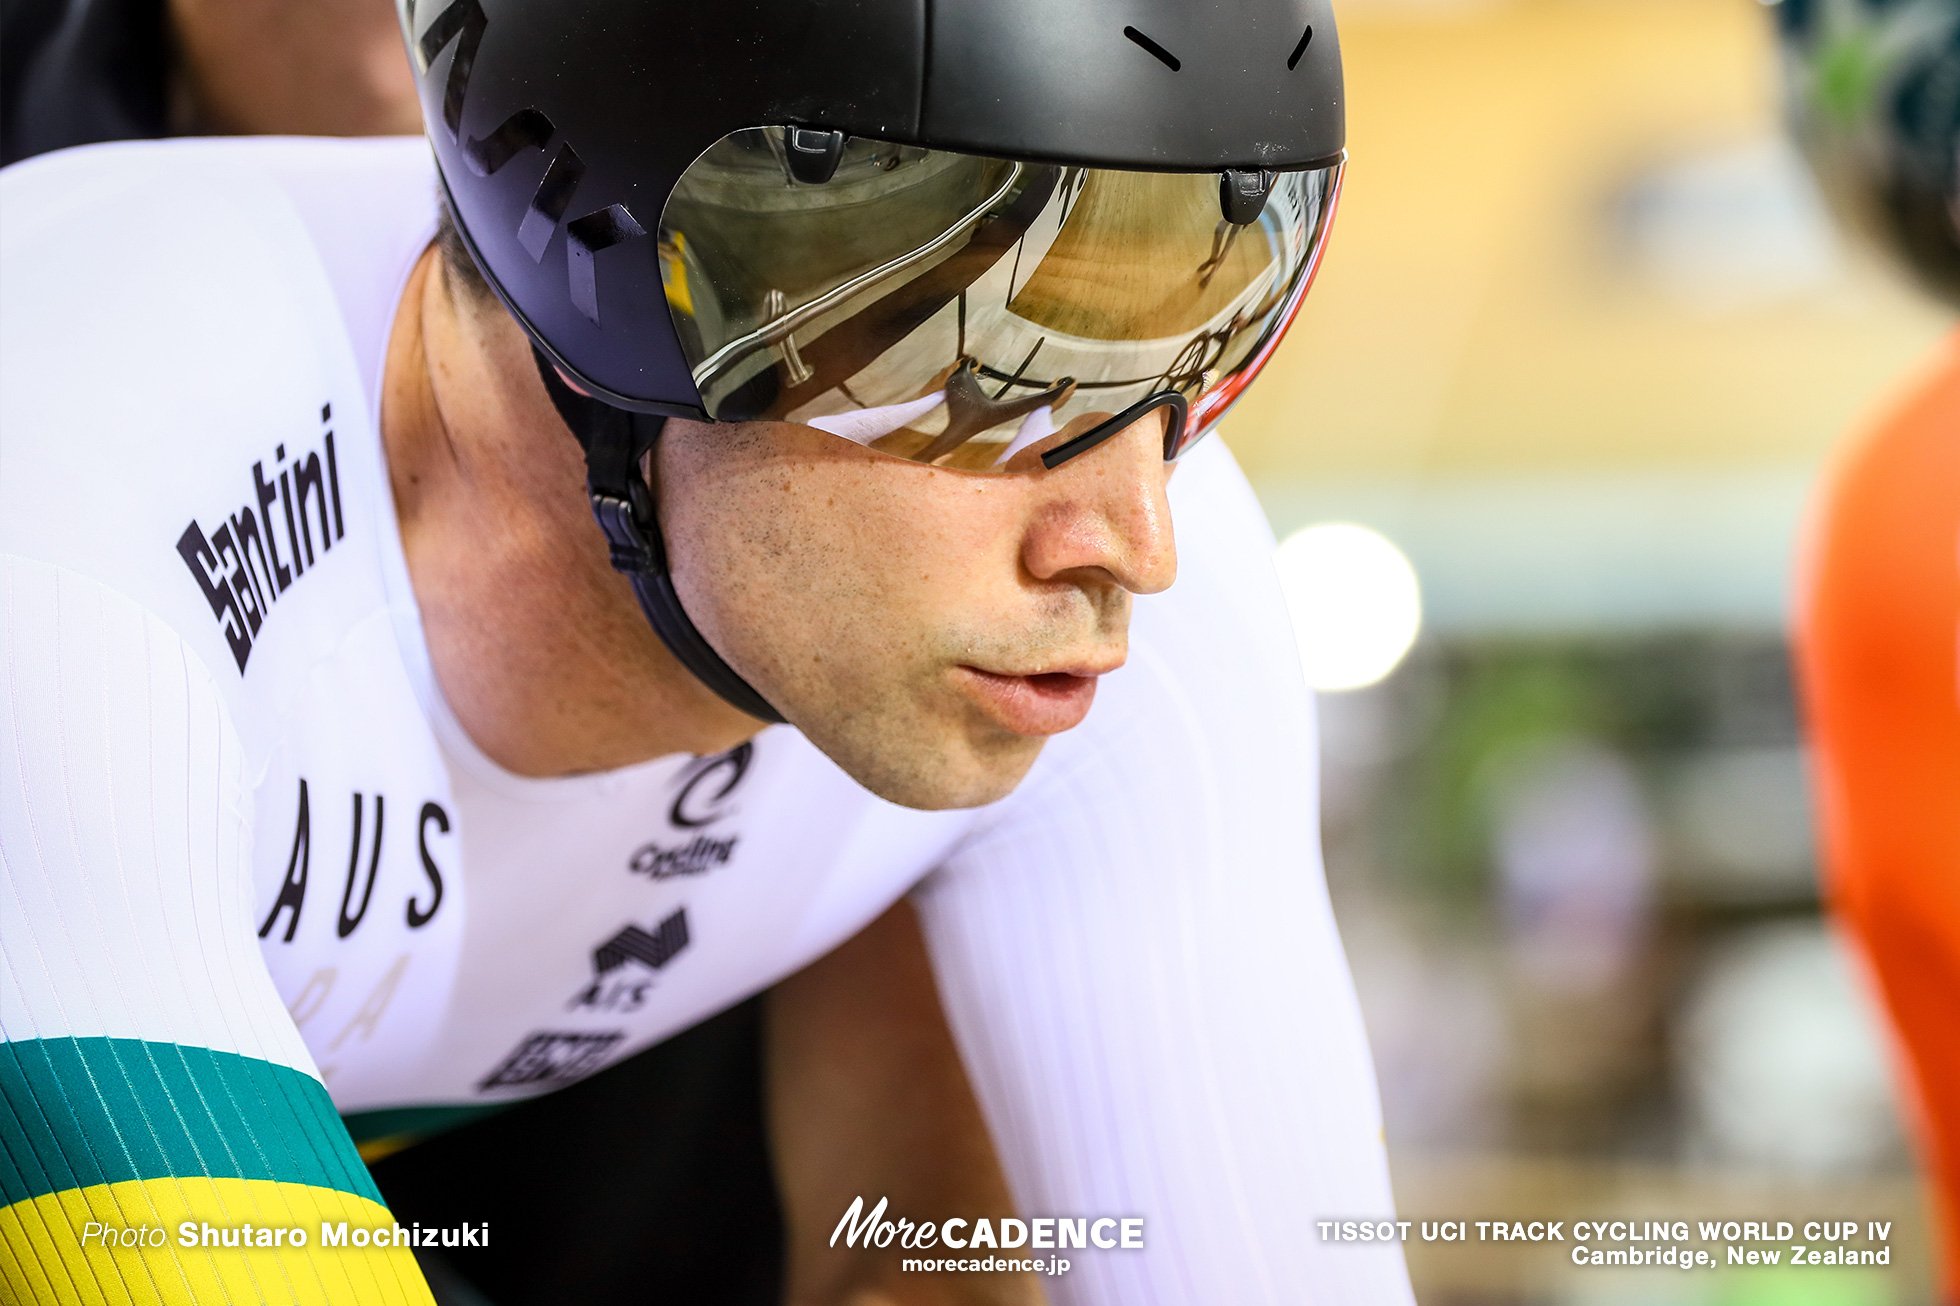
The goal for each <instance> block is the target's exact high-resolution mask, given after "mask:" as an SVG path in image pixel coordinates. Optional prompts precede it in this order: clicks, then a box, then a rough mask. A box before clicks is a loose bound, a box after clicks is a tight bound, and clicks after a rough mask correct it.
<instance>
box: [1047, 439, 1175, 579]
mask: <svg viewBox="0 0 1960 1306" xmlns="http://www.w3.org/2000/svg"><path fill="white" fill-rule="evenodd" d="M1043 479H1044V481H1045V486H1044V488H1046V489H1047V490H1048V491H1049V492H1050V494H1051V496H1052V497H1051V498H1050V499H1049V500H1048V502H1046V503H1045V504H1043V505H1042V507H1041V509H1040V510H1039V511H1038V512H1037V514H1036V516H1035V520H1034V522H1033V524H1032V526H1031V527H1030V529H1029V531H1028V534H1027V538H1026V540H1025V542H1024V543H1023V546H1022V561H1023V563H1024V565H1025V566H1026V567H1027V569H1028V573H1029V574H1030V575H1031V576H1033V577H1034V578H1035V579H1036V580H1062V579H1069V573H1072V572H1098V571H1099V572H1101V573H1103V574H1104V576H1105V577H1106V578H1107V579H1108V580H1110V581H1114V582H1115V583H1116V584H1117V585H1119V586H1121V587H1122V588H1124V589H1126V590H1129V591H1130V592H1131V593H1134V594H1155V593H1157V592H1158V591H1160V590H1166V589H1169V588H1170V585H1171V582H1172V581H1173V580H1176V579H1177V541H1176V539H1175V538H1174V536H1173V535H1172V533H1171V508H1170V501H1169V499H1168V498H1167V497H1166V494H1165V491H1166V489H1167V487H1168V485H1169V482H1170V468H1169V467H1168V466H1167V465H1166V464H1165V462H1164V434H1163V415H1162V414H1161V413H1149V414H1146V415H1145V416H1144V417H1143V418H1142V419H1141V420H1139V421H1138V422H1137V423H1136V424H1135V425H1133V426H1131V427H1130V428H1129V429H1127V430H1125V431H1124V432H1123V433H1122V434H1121V435H1117V436H1114V437H1112V438H1111V439H1108V440H1105V441H1103V443H1102V444H1101V445H1100V446H1098V447H1097V448H1095V449H1092V450H1090V451H1089V452H1088V453H1085V454H1083V455H1081V456H1080V457H1077V458H1072V459H1070V460H1069V461H1068V462H1066V463H1064V464H1062V465H1061V466H1060V467H1057V468H1056V469H1055V470H1053V471H1051V472H1047V473H1045V474H1044V478H1043Z"/></svg>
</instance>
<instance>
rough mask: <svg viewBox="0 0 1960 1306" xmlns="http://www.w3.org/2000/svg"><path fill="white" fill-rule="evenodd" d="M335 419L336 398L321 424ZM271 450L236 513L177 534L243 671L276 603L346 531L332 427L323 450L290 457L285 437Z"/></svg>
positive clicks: (322, 410)
mask: <svg viewBox="0 0 1960 1306" xmlns="http://www.w3.org/2000/svg"><path fill="white" fill-rule="evenodd" d="M332 420H333V405H332V404H324V405H322V406H321V408H320V423H321V425H322V426H323V427H326V426H327V424H328V423H329V422H331V421H332ZM272 457H273V469H272V471H271V472H270V473H269V474H268V472H267V471H266V465H265V463H264V462H263V461H260V462H255V463H253V464H252V493H251V495H250V496H249V497H248V498H247V499H246V501H245V502H244V503H243V504H241V505H239V508H238V511H237V512H234V513H230V514H224V513H222V512H221V513H220V515H219V516H218V517H217V518H216V519H215V520H216V522H217V525H216V526H215V528H214V529H212V530H209V531H206V530H205V529H204V527H203V525H201V524H200V523H199V522H198V520H197V519H196V518H195V517H193V518H192V519H191V523H190V525H188V526H186V527H185V528H184V531H183V534H181V535H179V536H178V537H177V553H178V555H179V556H180V557H182V558H183V560H184V565H185V566H186V567H189V568H190V571H191V576H192V578H193V579H194V580H196V582H197V585H198V588H199V589H200V590H202V591H203V593H204V598H205V601H206V602H208V603H209V604H210V605H211V615H212V617H213V618H215V619H216V621H217V623H218V625H219V626H220V627H221V628H222V629H223V630H224V633H225V641H226V642H227V643H228V644H230V645H231V655H232V657H233V658H234V659H235V660H236V661H237V663H238V673H239V674H240V675H244V674H245V663H246V660H247V659H249V658H250V657H251V656H252V645H253V643H254V641H256V640H257V639H258V638H259V633H260V631H261V630H262V628H263V627H264V625H265V623H266V621H267V619H268V618H269V617H270V616H271V614H272V607H273V605H274V604H276V603H277V602H278V601H279V598H280V596H281V595H283V594H284V593H285V592H286V591H287V590H288V589H291V588H292V587H293V585H295V584H296V583H297V582H298V581H299V579H300V578H301V577H302V576H304V575H305V574H306V572H307V569H308V568H309V567H314V566H318V565H319V563H320V561H321V559H322V557H323V556H324V555H325V554H326V552H327V551H328V550H329V549H331V548H332V547H333V545H334V542H335V541H336V540H340V539H343V538H345V536H346V534H347V523H346V520H345V518H344V517H343V515H342V513H341V504H340V463H339V460H338V459H337V458H336V457H335V456H334V445H333V431H332V429H331V428H330V427H329V428H328V429H326V430H324V431H323V432H322V434H321V436H320V447H319V448H318V449H312V450H298V451H296V452H295V453H294V455H293V457H292V458H291V459H290V460H289V459H288V458H287V457H286V446H285V445H283V444H281V445H278V446H276V447H275V448H274V449H273V455H272ZM274 505H277V511H276V512H275V510H274ZM316 523H317V524H318V526H319V531H318V535H317V539H316V535H315V532H314V526H315V524H316ZM282 526H283V528H284V529H283V530H282V529H281V527H282ZM282 536H283V539H284V547H283V549H282V547H281V538H282Z"/></svg>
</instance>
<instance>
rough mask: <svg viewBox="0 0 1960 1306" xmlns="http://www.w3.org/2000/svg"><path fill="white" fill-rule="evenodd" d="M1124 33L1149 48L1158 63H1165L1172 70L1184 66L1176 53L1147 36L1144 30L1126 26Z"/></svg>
mask: <svg viewBox="0 0 1960 1306" xmlns="http://www.w3.org/2000/svg"><path fill="white" fill-rule="evenodd" d="M1123 35H1125V36H1127V37H1129V38H1130V39H1131V40H1132V41H1134V42H1136V43H1137V44H1138V45H1140V46H1142V47H1143V48H1144V49H1146V50H1148V51H1149V52H1150V53H1151V55H1152V56H1153V57H1155V58H1156V60H1157V62H1158V63H1161V64H1163V65H1164V67H1166V68H1168V69H1170V70H1171V71H1172V72H1176V71H1177V70H1178V69H1180V68H1182V67H1183V66H1184V63H1183V61H1182V60H1180V59H1179V58H1178V57H1177V56H1176V55H1174V54H1172V53H1171V52H1170V51H1169V50H1166V49H1165V48H1164V47H1163V46H1161V45H1158V44H1157V43H1156V42H1155V41H1153V40H1151V39H1150V38H1149V37H1147V36H1145V35H1144V34H1143V33H1142V32H1139V31H1138V30H1137V29H1136V28H1134V27H1126V28H1124V29H1123Z"/></svg>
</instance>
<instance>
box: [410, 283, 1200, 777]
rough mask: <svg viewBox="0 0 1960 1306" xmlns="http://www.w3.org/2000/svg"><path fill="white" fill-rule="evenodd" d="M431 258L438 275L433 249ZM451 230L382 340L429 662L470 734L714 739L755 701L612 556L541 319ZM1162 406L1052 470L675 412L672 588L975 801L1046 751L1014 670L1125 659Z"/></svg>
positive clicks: (836, 721) (728, 741)
mask: <svg viewBox="0 0 1960 1306" xmlns="http://www.w3.org/2000/svg"><path fill="white" fill-rule="evenodd" d="M431 269H433V270H434V272H435V275H430V274H429V273H430V271H431ZM455 280H456V279H455V278H453V277H449V276H446V275H443V274H442V273H441V268H440V260H439V257H438V256H436V255H435V254H434V253H433V252H432V253H431V254H430V255H429V256H428V257H427V258H425V261H424V266H423V268H422V269H419V270H418V273H417V276H416V278H415V279H414V281H413V282H412V283H411V285H410V287H409V291H408V293H407V294H406V295H405V296H404V299H403V305H402V309H401V312H400V313H399V314H398V317H397V323H396V330H395V334H394V337H393V338H392V340H391V344H390V357H389V365H388V372H387V389H386V396H385V399H384V403H383V437H384V440H385V441H386V443H387V448H388V458H389V467H390V472H391V476H392V478H393V483H394V488H395V498H396V509H397V515H398V517H399V519H400V521H401V524H402V535H403V543H404V548H405V550H406V552H407V554H408V558H409V570H410V575H411V577H412V579H413V580H414V582H415V590H416V595H417V598H418V601H419V602H420V603H421V606H422V613H423V623H424V628H425V631H426V633H427V636H428V640H429V646H430V654H431V658H432V660H433V661H434V663H435V666H436V671H437V677H438V680H439V681H440V683H441V685H442V687H443V690H444V693H445V695H446V696H447V697H448V699H449V700H450V705H451V707H452V709H453V710H455V712H456V714H457V717H458V719H459V720H460V721H461V722H462V723H463V725H464V727H465V728H466V729H467V730H468V731H469V732H470V735H471V737H472V738H473V739H475V740H476V742H477V744H478V745H479V746H480V747H482V748H483V749H484V750H485V752H487V753H488V754H489V755H490V756H491V757H492V758H494V759H496V760H497V761H498V762H500V763H501V764H502V765H504V766H506V767H508V768H509V769H511V770H514V771H518V772H520V773H522V774H530V775H561V774H571V773H575V772H579V771H591V770H598V769H604V768H607V767H617V766H622V765H627V764H629V763H631V762H634V761H639V760H643V759H645V758H650V757H655V756H660V755H662V754H666V753H672V752H677V751H685V752H695V753H707V752H714V751H719V750H720V749H725V748H728V747H730V746H732V745H733V744H734V743H736V742H738V741H739V740H741V739H743V738H747V737H748V736H749V735H751V734H753V733H754V732H755V730H756V729H757V728H758V723H757V722H756V721H754V720H753V719H752V718H750V717H747V716H746V715H744V714H742V713H740V712H738V711H736V710H735V709H734V708H731V707H729V706H728V705H727V704H725V703H723V702H722V701H721V700H720V699H718V698H716V697H715V696H714V695H713V694H712V693H710V692H709V691H708V690H707V689H706V688H705V687H703V686H701V685H700V684H699V682H697V681H695V680H694V678H693V677H692V676H691V675H690V674H689V673H688V672H687V671H686V670H685V669H684V668H682V667H680V666H679V664H678V663H676V662H675V661H674V659H673V658H672V657H671V655H669V654H668V653H667V651H666V650H665V648H663V647H662V646H661V645H660V643H659V640H658V639H657V637H656V636H655V635H654V634H653V632H652V630H651V629H650V628H649V627H648V626H647V624H646V621H645V619H644V617H643V616H642V615H641V613H640V611H639V608H638V605H637V603H636V602H635V600H634V598H633V595H632V591H631V588H630V587H629V586H628V585H627V583H626V581H625V579H624V578H623V577H620V576H618V575H616V574H614V573H612V572H611V570H610V568H609V566H608V565H607V561H606V548H605V543H604V540H603V538H602V537H601V536H600V534H599V532H598V529H597V528H596V526H594V525H593V523H592V520H591V516H590V511H589V508H588V507H587V505H586V502H585V497H584V493H583V475H582V468H581V467H580V465H579V461H578V454H577V449H576V446H575V445H574V444H573V442H572V439H571V436H570V434H569V433H568V432H566V431H565V430H564V427H563V423H562V422H560V421H559V419H558V416H557V414H556V412H555V411H554V410H553V409H552V408H551V405H550V400H549V399H548V398H547V397H546V395H545V393H544V387H543V385H542V383H541V382H539V381H538V379H537V376H536V373H535V370H534V367H533V364H532V361H531V357H530V348H529V345H528V343H527V342H526V341H525V339H524V337H523V335H522V333H521V331H520V330H519V328H518V327H517V325H516V323H515V322H513V321H512V320H511V319H510V318H509V316H508V315H507V314H506V313H504V311H503V310H502V309H501V308H500V307H498V306H497V305H496V304H495V303H494V302H490V301H479V300H477V299H475V298H474V297H473V296H471V295H470V294H469V293H468V292H467V290H463V289H459V288H458V287H457V286H456V285H455V284H454V282H455ZM1161 431H1162V428H1161V425H1160V423H1159V420H1158V418H1156V417H1155V416H1153V417H1149V418H1146V419H1145V420H1144V421H1142V422H1140V423H1138V424H1137V426H1135V427H1133V428H1131V429H1130V430H1128V431H1126V432H1124V433H1123V434H1122V435H1120V436H1117V437H1115V438H1112V439H1110V440H1108V441H1105V442H1104V443H1103V444H1102V445H1100V446H1098V447H1097V448H1095V449H1093V450H1091V451H1090V452H1089V453H1086V454H1084V455H1082V456H1080V457H1078V458H1076V459H1073V460H1072V461H1070V462H1068V463H1066V464H1064V465H1063V466H1062V467H1059V468H1057V469H1055V470H1053V471H1040V470H1036V471H1031V472H1027V473H1011V474H1005V475H998V474H987V473H975V472H959V471H947V470H944V469H940V468H933V467H926V466H921V465H918V464H915V463H909V462H904V461H901V460H899V459H896V458H892V457H890V456H888V455H885V454H881V453H876V452H873V451H871V450H868V449H864V448H861V447H860V446H857V445H855V444H852V443H850V442H849V441H847V440H844V439H842V438H840V437H837V436H833V435H828V434H826V433H824V432H821V431H817V430H814V429H812V428H810V427H804V426H797V425H793V424H790V423H745V424H715V425H709V424H703V423H696V422H687V421H681V420H673V421H670V422H668V424H667V427H666V431H665V433H664V434H663V435H662V437H661V441H660V443H659V445H658V446H657V447H656V449H655V452H654V457H653V459H652V462H653V464H654V466H653V469H652V470H653V472H654V482H655V489H656V498H657V502H658V503H659V506H660V515H661V522H662V531H663V535H664V537H665V539H666V542H667V547H668V552H669V555H670V558H671V563H672V567H673V573H674V582H675V587H676V590H677V591H678V592H679V594H680V597H681V601H682V603H683V604H684V606H685V607H686V609H687V611H688V613H689V615H690V616H691V617H692V618H693V619H694V622H695V624H696V625H697V626H699V627H700V628H701V631H702V633H703V634H704V635H706V636H707V638H708V640H709V642H710V643H711V644H713V645H714V647H715V648H716V649H717V651H719V652H720V653H721V654H722V656H723V657H724V658H725V659H727V661H728V662H729V663H730V664H731V665H733V666H734V667H735V669H736V670H737V671H739V672H740V673H741V674H742V675H743V676H744V677H746V678H747V679H748V680H749V681H750V683H752V684H754V685H755V687H756V688H757V689H758V690H760V691H761V693H762V694H763V696H764V697H765V698H767V699H768V700H769V701H770V702H771V703H772V704H774V705H775V706H776V708H777V710H778V711H780V712H781V713H782V714H783V715H784V716H785V717H787V718H788V719H789V721H790V722H791V723H792V724H794V725H795V726H797V727H798V728H799V729H801V730H802V731H803V732H804V733H805V734H806V735H807V736H808V737H809V738H810V740H811V741H812V742H813V743H815V744H816V745H817V747H818V748H820V749H822V750H823V751H824V752H825V753H826V754H827V755H828V756H829V757H831V758H832V760H834V761H835V762H837V764H838V765H839V766H840V767H842V768H843V769H844V770H845V771H846V772H847V773H849V774H850V775H851V776H852V777H853V778H855V779H856V780H858V781H859V782H860V783H861V784H863V785H864V786H865V787H866V788H868V789H870V790H871V791H872V792H874V793H876V794H878V795H880V796H881V797H884V798H887V799H889V800H891V801H893V802H896V803H900V804H903V805H906V806H910V807H917V808H949V807H966V806H973V805H977V804H980V803H985V802H990V801H992V800H994V799H996V798H999V797H1001V796H1003V795H1005V794H1007V793H1008V792H1010V791H1011V790H1012V789H1013V788H1014V786H1015V785H1016V784H1018V783H1019V782H1020V780H1021V779H1022V777H1023V776H1025V775H1026V774H1027V771H1028V768H1029V767H1030V766H1032V765H1033V764H1034V760H1035V758H1036V756H1038V754H1039V753H1040V750H1041V745H1042V738H1041V737H1040V736H1039V735H1029V734H1021V733H1016V732H1015V731H1014V730H1011V729H1008V728H1005V727H1004V726H1003V725H1001V724H999V723H998V722H997V720H996V719H995V717H993V716H990V715H989V713H988V712H987V711H986V710H983V708H982V706H981V704H980V702H979V701H978V700H977V699H976V697H975V694H974V691H973V689H972V684H973V681H974V676H973V675H972V673H970V672H965V671H962V668H963V667H970V668H977V669H978V671H980V672H989V673H993V674H994V676H996V677H1004V676H1005V677H1014V676H1032V675H1040V674H1044V673H1049V672H1059V671H1067V672H1072V673H1075V674H1078V675H1080V674H1094V673H1099V672H1102V671H1106V670H1109V669H1111V668H1112V667H1114V666H1115V665H1118V664H1120V662H1121V661H1122V659H1123V657H1124V655H1125V653H1126V651H1127V642H1128V630H1129V616H1130V598H1131V595H1132V594H1138V593H1146V594H1147V593H1154V592H1157V591H1159V590H1162V589H1164V588H1166V587H1168V586H1169V585H1170V583H1171V581H1172V579H1173V578H1174V576H1175V574H1176V566H1177V562H1176V547H1175V544H1174V541H1173V538H1172V533H1171V522H1170V511H1169V506H1168V504H1167V502H1166V499H1165V489H1166V486H1167V484H1168V481H1169V477H1170V469H1169V468H1168V467H1167V466H1166V465H1165V464H1164V462H1163V459H1162V454H1161V449H1162V434H1161Z"/></svg>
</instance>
